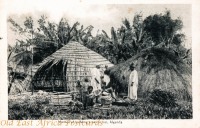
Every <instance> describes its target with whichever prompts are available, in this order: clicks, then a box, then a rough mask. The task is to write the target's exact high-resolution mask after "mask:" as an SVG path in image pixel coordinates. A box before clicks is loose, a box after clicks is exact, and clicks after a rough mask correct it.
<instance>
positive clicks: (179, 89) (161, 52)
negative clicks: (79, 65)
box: [108, 48, 192, 100]
mask: <svg viewBox="0 0 200 128" xmlns="http://www.w3.org/2000/svg"><path fill="white" fill-rule="evenodd" d="M131 63H134V64H136V70H137V71H138V75H139V87H138V95H139V97H145V96H146V94H147V93H148V92H151V91H153V90H155V89H161V90H163V91H168V92H172V93H174V94H175V96H176V97H177V98H178V99H184V100H190V99H191V96H192V87H191V86H192V83H191V81H192V68H191V67H190V66H189V65H188V64H185V63H184V61H182V60H181V59H180V58H179V57H177V56H176V55H175V54H174V53H173V52H171V51H169V49H165V48H152V49H148V50H144V51H142V52H141V53H139V54H137V55H136V56H134V57H132V58H131V59H129V60H127V61H126V62H124V63H121V64H118V65H116V66H113V67H111V68H109V71H108V72H109V74H110V77H111V82H112V83H113V86H114V88H116V89H117V91H119V92H126V90H127V85H128V79H129V75H130V70H129V66H130V64H131Z"/></svg>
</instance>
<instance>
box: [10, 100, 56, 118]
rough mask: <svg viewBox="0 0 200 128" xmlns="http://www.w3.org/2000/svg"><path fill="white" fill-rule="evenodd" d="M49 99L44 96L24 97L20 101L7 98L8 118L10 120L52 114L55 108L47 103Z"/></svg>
mask: <svg viewBox="0 0 200 128" xmlns="http://www.w3.org/2000/svg"><path fill="white" fill-rule="evenodd" d="M49 102H50V99H49V97H45V96H35V97H26V98H25V99H22V101H21V100H20V102H19V101H14V100H9V102H8V113H9V115H8V118H9V119H10V120H13V119H14V120H25V119H39V118H41V117H44V116H52V115H53V114H54V113H55V111H56V110H55V108H54V107H53V106H51V105H49Z"/></svg>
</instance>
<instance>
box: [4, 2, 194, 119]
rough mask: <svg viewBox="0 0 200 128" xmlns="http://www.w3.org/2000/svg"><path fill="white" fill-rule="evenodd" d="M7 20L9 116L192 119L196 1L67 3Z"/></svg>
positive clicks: (11, 13)
mask: <svg viewBox="0 0 200 128" xmlns="http://www.w3.org/2000/svg"><path fill="white" fill-rule="evenodd" d="M16 3H17V2H16ZM28 5H29V6H31V3H29V4H28ZM12 6H13V8H14V4H13V5H12ZM29 6H26V7H24V8H26V9H28V8H29ZM10 8H12V7H10ZM6 22H7V77H8V78H7V88H8V92H7V94H8V119H9V120H91V119H92V120H114V119H127V120H128V119H129V120H130V119H133V120H134V119H193V95H192V94H193V91H192V88H193V87H192V6H191V4H80V5H79V6H77V5H70V4H68V5H67V4H66V5H65V6H62V7H60V8H56V9H54V7H48V8H44V9H41V10H37V9H30V10H29V11H26V12H25V11H23V10H20V9H15V10H10V11H9V12H8V14H7V21H6Z"/></svg>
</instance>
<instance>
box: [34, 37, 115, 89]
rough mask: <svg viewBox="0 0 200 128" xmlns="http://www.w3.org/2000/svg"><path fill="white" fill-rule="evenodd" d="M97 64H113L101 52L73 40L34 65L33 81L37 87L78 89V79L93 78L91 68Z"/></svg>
mask: <svg viewBox="0 0 200 128" xmlns="http://www.w3.org/2000/svg"><path fill="white" fill-rule="evenodd" d="M96 65H100V66H101V67H102V68H103V67H105V65H107V66H108V67H111V66H113V64H112V63H111V62H109V61H108V60H107V59H105V58H104V57H102V56H101V55H100V54H98V53H96V52H94V51H92V50H90V49H88V48H87V47H85V46H83V45H81V44H80V43H78V42H74V41H71V42H69V43H68V44H67V45H65V46H63V47H62V48H61V49H59V50H57V51H56V52H55V53H53V54H52V55H50V56H48V57H47V58H46V59H45V60H44V61H43V62H42V63H40V64H39V65H37V66H35V67H34V70H35V74H34V77H33V81H35V82H33V83H35V84H34V86H35V87H36V86H37V87H40V89H41V87H45V86H47V87H49V88H51V86H54V87H55V88H56V87H61V88H62V87H63V88H64V87H65V88H67V87H69V88H67V90H68V91H73V90H76V89H75V86H76V82H77V80H80V81H83V79H84V78H86V77H87V78H89V79H90V78H91V73H90V71H91V69H92V68H95V67H96Z"/></svg>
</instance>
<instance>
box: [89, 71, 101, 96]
mask: <svg viewBox="0 0 200 128" xmlns="http://www.w3.org/2000/svg"><path fill="white" fill-rule="evenodd" d="M91 75H92V78H91V86H92V87H93V92H94V94H95V95H96V96H97V95H98V93H99V92H100V90H101V79H100V77H101V73H100V71H99V69H97V68H93V69H92V70H91ZM96 80H98V82H99V83H98V82H97V81H96Z"/></svg>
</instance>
